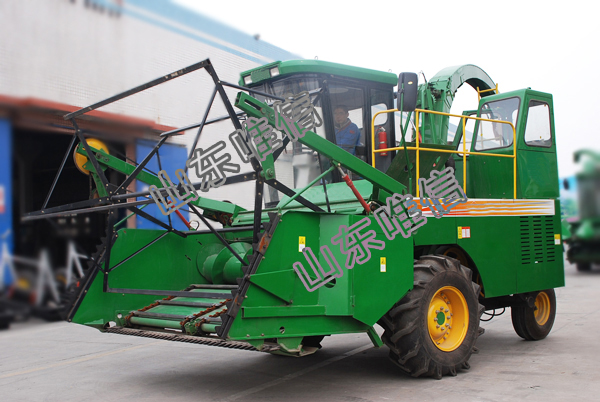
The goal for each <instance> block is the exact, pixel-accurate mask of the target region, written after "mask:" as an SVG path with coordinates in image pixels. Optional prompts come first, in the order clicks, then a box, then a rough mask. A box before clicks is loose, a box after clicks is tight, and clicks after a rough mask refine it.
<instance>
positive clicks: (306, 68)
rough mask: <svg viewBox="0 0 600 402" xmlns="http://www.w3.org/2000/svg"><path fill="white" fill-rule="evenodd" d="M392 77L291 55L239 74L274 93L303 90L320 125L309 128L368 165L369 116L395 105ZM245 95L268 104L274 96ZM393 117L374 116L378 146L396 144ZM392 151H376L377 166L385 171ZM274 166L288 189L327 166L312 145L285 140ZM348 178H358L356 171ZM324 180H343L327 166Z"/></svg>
mask: <svg viewBox="0 0 600 402" xmlns="http://www.w3.org/2000/svg"><path fill="white" fill-rule="evenodd" d="M397 82H398V81H397V76H396V75H395V74H393V73H386V72H380V71H375V70H369V69H364V68H357V67H350V66H346V65H342V64H336V63H330V62H325V61H320V60H291V61H285V62H275V63H272V64H268V65H266V66H262V67H259V68H257V69H253V70H248V71H245V72H243V73H241V78H240V82H239V83H240V85H243V86H245V87H248V88H252V89H256V90H257V91H261V92H264V93H268V94H272V95H274V96H277V97H286V96H290V95H297V94H299V93H301V92H303V91H308V92H309V94H310V99H311V102H312V104H313V105H314V108H315V111H316V112H317V113H318V114H319V116H321V118H322V125H320V126H318V127H315V128H313V129H312V131H314V132H315V133H316V134H318V135H320V136H321V137H323V138H326V139H327V140H328V141H331V142H332V143H334V144H336V145H338V146H340V147H341V148H343V149H344V150H346V151H348V152H349V153H351V154H353V155H356V157H357V158H360V159H361V160H363V161H365V162H366V163H369V164H371V162H372V161H371V147H372V145H371V124H370V122H371V118H372V116H373V115H374V114H375V113H377V112H378V111H383V110H388V109H393V108H394V92H393V88H394V86H395V85H396V84H397ZM250 95H252V96H254V97H256V98H257V99H258V100H260V101H262V102H266V103H268V104H272V102H274V101H275V100H276V99H270V98H267V97H265V96H261V95H258V94H253V93H250ZM393 122H394V116H393V114H382V115H379V116H378V119H377V121H376V122H375V123H376V125H375V132H377V133H378V134H379V136H378V139H377V141H378V143H377V144H376V146H377V147H378V148H384V147H394V146H396V141H395V130H394V124H393ZM381 133H383V135H381ZM380 139H381V142H382V143H381V144H379V140H380ZM394 154H395V153H394V152H387V153H386V154H376V157H375V158H376V160H375V162H376V167H377V169H379V170H381V171H384V172H385V171H386V170H387V168H388V167H389V166H390V163H391V161H392V159H393V157H394ZM275 166H276V171H277V177H278V178H279V180H281V181H282V182H284V184H286V185H287V186H289V187H291V188H302V187H304V186H306V185H307V184H308V183H310V182H311V181H312V180H313V179H314V178H316V177H317V176H318V175H319V174H320V173H321V172H322V171H325V170H327V169H328V168H329V166H330V165H329V161H328V160H327V158H325V157H322V156H320V155H318V154H317V152H315V151H313V150H312V149H310V148H308V147H306V146H303V145H302V144H301V143H299V142H290V143H288V145H287V146H286V148H285V150H284V151H283V152H282V153H281V154H280V155H279V158H278V159H277V161H276V162H275ZM351 178H352V179H353V180H360V177H358V176H356V175H352V176H351ZM325 181H326V183H335V182H340V181H342V180H341V175H340V172H339V171H338V170H334V171H332V172H331V173H330V174H329V175H327V176H325ZM317 184H318V183H317Z"/></svg>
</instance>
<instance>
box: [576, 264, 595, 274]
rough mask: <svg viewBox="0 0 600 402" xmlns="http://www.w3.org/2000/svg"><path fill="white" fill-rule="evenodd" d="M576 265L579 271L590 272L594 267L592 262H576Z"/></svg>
mask: <svg viewBox="0 0 600 402" xmlns="http://www.w3.org/2000/svg"><path fill="white" fill-rule="evenodd" d="M575 266H576V267H577V270H578V271H579V272H588V271H589V270H591V269H592V264H590V263H589V262H578V263H577V264H575Z"/></svg>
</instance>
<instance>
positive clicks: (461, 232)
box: [458, 226, 471, 239]
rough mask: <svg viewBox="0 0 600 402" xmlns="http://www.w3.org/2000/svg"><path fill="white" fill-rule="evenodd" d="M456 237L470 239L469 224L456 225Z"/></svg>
mask: <svg viewBox="0 0 600 402" xmlns="http://www.w3.org/2000/svg"><path fill="white" fill-rule="evenodd" d="M458 238H459V239H470V238H471V227H470V226H459V227H458Z"/></svg>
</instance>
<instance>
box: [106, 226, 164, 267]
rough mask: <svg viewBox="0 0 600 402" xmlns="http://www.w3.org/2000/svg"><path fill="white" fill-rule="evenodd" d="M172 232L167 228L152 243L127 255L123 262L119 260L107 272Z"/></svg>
mask: <svg viewBox="0 0 600 402" xmlns="http://www.w3.org/2000/svg"><path fill="white" fill-rule="evenodd" d="M169 233H170V232H169V231H168V230H166V231H165V232H164V233H163V234H161V235H159V236H158V237H157V238H156V239H154V240H152V241H151V242H150V243H148V244H146V245H145V246H143V247H142V248H140V249H139V250H137V251H135V252H133V253H132V254H131V255H129V256H128V257H126V258H125V259H124V260H122V261H121V262H119V263H118V264H117V265H115V266H114V267H111V268H108V269H107V272H112V271H113V270H115V269H116V268H118V267H120V266H121V265H123V264H125V263H126V262H127V261H129V260H131V259H132V258H133V257H135V256H136V255H138V254H139V253H141V252H142V251H144V250H145V249H147V248H148V247H150V246H151V245H153V244H154V243H156V242H157V241H159V240H160V239H162V238H163V237H165V236H166V235H168V234H169Z"/></svg>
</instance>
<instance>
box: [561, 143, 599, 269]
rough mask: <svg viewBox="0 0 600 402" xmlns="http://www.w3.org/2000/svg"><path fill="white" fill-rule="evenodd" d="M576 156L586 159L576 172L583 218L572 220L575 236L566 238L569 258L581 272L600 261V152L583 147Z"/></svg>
mask: <svg viewBox="0 0 600 402" xmlns="http://www.w3.org/2000/svg"><path fill="white" fill-rule="evenodd" d="M573 157H574V159H575V162H579V161H580V160H581V159H582V158H585V159H586V162H585V164H584V165H583V169H582V170H581V172H579V173H578V174H577V175H576V179H577V193H578V197H577V198H578V200H579V218H578V219H574V220H572V219H569V229H570V232H571V235H570V236H569V238H568V239H565V240H566V243H567V244H568V245H569V249H568V250H567V258H568V259H569V261H570V262H572V263H574V264H576V266H577V270H578V271H589V270H590V269H591V268H592V264H593V263H596V264H597V263H600V250H599V247H598V246H599V245H600V193H599V192H598V190H599V189H600V155H599V154H598V153H596V152H593V151H591V150H580V151H577V152H575V154H574V155H573ZM565 185H568V181H567V180H565Z"/></svg>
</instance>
